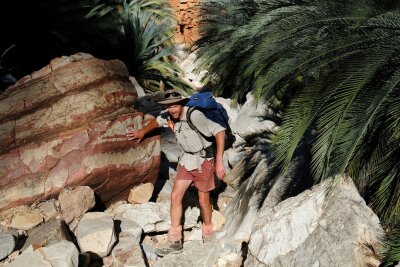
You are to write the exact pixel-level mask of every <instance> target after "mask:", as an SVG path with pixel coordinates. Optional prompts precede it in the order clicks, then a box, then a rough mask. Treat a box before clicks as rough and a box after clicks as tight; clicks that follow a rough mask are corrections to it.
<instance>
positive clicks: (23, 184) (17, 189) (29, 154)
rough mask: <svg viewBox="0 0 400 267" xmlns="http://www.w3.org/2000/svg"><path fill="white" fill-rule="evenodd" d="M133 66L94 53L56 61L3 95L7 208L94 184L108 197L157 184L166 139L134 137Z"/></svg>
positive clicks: (140, 117)
mask: <svg viewBox="0 0 400 267" xmlns="http://www.w3.org/2000/svg"><path fill="white" fill-rule="evenodd" d="M136 99H137V94H136V91H135V89H134V88H133V85H132V84H131V82H130V81H129V74H128V71H127V68H126V66H125V65H124V64H123V63H122V62H121V61H119V60H110V61H104V60H99V59H96V58H93V57H92V56H90V55H87V54H75V55H73V56H70V57H62V58H57V59H54V60H52V61H51V62H50V64H49V65H47V66H46V67H44V68H43V69H41V70H39V71H37V72H34V73H32V75H30V76H26V77H24V78H22V79H21V80H19V81H18V82H17V83H16V84H15V85H13V86H11V87H9V88H8V89H7V90H6V91H5V92H4V93H3V94H2V95H0V211H1V210H4V209H7V208H10V207H14V206H18V205H22V204H26V203H32V202H34V201H41V200H45V199H49V198H54V197H56V196H57V195H58V194H59V193H60V191H61V190H62V189H63V188H65V187H76V186H78V185H87V186H90V187H91V188H93V189H94V190H95V192H96V193H97V194H98V195H99V197H100V198H101V199H102V201H103V202H105V203H108V202H110V203H111V202H113V201H115V200H118V199H123V198H125V199H126V198H127V197H128V194H129V190H130V189H131V188H132V186H134V185H136V184H140V183H146V182H151V183H154V181H155V179H156V178H157V175H158V172H159V163H160V138H159V136H152V137H149V138H146V139H145V140H143V141H142V142H141V143H140V144H138V143H137V142H135V141H128V140H127V138H126V129H127V127H128V126H130V127H132V128H133V129H138V128H141V127H142V126H143V125H144V124H146V123H147V122H148V121H149V120H150V119H151V118H152V117H151V116H150V115H144V114H143V113H139V112H136V111H135V109H134V107H133V104H134V103H135V101H136Z"/></svg>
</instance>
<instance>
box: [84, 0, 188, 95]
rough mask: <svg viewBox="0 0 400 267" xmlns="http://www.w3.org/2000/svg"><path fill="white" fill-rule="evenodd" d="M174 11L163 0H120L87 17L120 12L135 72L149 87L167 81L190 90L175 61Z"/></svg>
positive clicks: (126, 50) (131, 68) (129, 60)
mask: <svg viewBox="0 0 400 267" xmlns="http://www.w3.org/2000/svg"><path fill="white" fill-rule="evenodd" d="M171 11H172V10H171V8H170V7H169V5H168V3H167V2H166V1H163V0H131V1H127V0H120V1H116V2H113V3H112V4H110V3H102V4H99V5H98V6H96V8H94V9H92V10H91V12H90V13H89V14H88V16H87V17H88V18H91V19H93V18H95V19H102V18H103V17H104V16H107V15H109V14H111V13H113V14H115V13H116V14H118V16H119V21H120V27H121V29H122V36H123V39H124V41H123V44H124V46H123V51H124V52H123V53H124V58H125V63H126V64H127V66H128V69H129V71H130V73H131V75H133V76H135V77H136V78H137V80H138V82H139V83H140V84H141V85H142V86H144V87H145V88H146V89H149V90H151V91H155V90H159V82H160V81H163V82H164V83H166V84H168V85H170V86H172V87H175V88H177V89H180V90H182V91H188V90H189V89H190V87H189V86H188V84H187V83H185V82H184V80H183V79H182V70H180V68H179V67H178V66H177V64H176V63H175V61H174V59H175V55H174V48H173V42H172V38H173V36H174V26H175V21H174V20H173V19H172V14H171Z"/></svg>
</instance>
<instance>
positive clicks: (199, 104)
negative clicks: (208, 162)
mask: <svg viewBox="0 0 400 267" xmlns="http://www.w3.org/2000/svg"><path fill="white" fill-rule="evenodd" d="M186 106H188V107H189V109H188V111H187V113H186V120H187V123H188V124H189V126H190V128H191V129H192V130H194V131H195V132H196V133H197V134H200V135H202V136H204V135H203V134H202V133H201V132H200V131H199V130H197V128H196V126H194V125H193V123H192V121H191V119H190V115H191V114H192V112H193V111H194V110H195V109H197V110H200V111H201V112H203V113H204V115H205V116H206V117H207V118H208V119H210V120H212V121H213V122H216V123H218V124H220V125H221V126H222V127H224V128H225V129H226V131H225V150H227V149H229V148H231V147H232V146H233V143H234V142H235V140H236V138H235V136H234V135H233V133H232V130H231V127H229V116H228V112H226V109H225V108H224V107H223V106H222V105H221V104H220V103H218V102H217V101H215V98H214V97H213V95H212V92H202V93H196V94H193V95H192V96H191V97H190V98H189V101H188V102H187V103H186ZM204 137H205V136H204ZM205 138H206V139H208V137H205ZM214 139H215V138H214Z"/></svg>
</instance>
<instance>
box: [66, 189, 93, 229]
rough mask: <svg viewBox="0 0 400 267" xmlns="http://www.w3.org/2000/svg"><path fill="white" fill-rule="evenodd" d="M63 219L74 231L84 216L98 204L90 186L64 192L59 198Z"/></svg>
mask: <svg viewBox="0 0 400 267" xmlns="http://www.w3.org/2000/svg"><path fill="white" fill-rule="evenodd" d="M58 201H59V202H60V209H61V217H62V219H63V220H64V221H65V222H66V223H67V224H69V225H70V229H71V230H72V231H73V230H74V229H75V228H76V226H77V225H78V222H79V220H80V219H81V218H82V216H83V215H84V214H85V213H86V212H87V211H88V210H90V209H91V208H93V207H94V205H95V204H96V200H95V197H94V191H93V190H92V189H91V188H90V187H88V186H78V187H77V188H75V189H73V190H71V189H69V188H67V189H66V190H63V191H62V192H61V193H60V195H59V197H58Z"/></svg>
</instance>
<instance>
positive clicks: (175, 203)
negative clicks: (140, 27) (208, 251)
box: [156, 180, 192, 256]
mask: <svg viewBox="0 0 400 267" xmlns="http://www.w3.org/2000/svg"><path fill="white" fill-rule="evenodd" d="M191 183H192V181H190V180H175V183H174V187H173V189H172V193H171V210H170V215H171V227H170V228H169V230H168V241H169V242H168V243H166V244H165V245H164V247H162V248H159V249H157V250H156V253H157V255H159V256H165V255H167V254H170V253H173V254H176V253H180V252H181V251H182V248H183V246H182V226H181V219H182V213H183V207H182V199H183V196H184V194H185V192H186V190H187V188H188V187H189V185H190V184H191Z"/></svg>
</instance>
